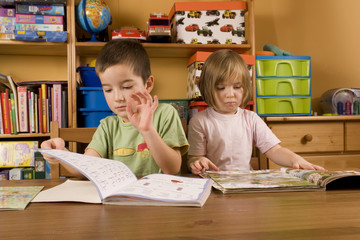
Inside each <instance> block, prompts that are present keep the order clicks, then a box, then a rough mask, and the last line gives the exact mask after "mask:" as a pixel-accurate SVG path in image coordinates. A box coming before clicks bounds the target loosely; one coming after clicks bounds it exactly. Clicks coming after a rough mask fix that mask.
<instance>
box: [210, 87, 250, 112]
mask: <svg viewBox="0 0 360 240" xmlns="http://www.w3.org/2000/svg"><path fill="white" fill-rule="evenodd" d="M243 93H244V88H243V87H242V83H241V82H239V81H224V82H222V83H220V84H218V85H216V86H215V105H216V109H215V110H216V111H217V112H219V113H222V114H235V113H236V112H237V110H238V107H239V106H240V105H241V102H242V98H243Z"/></svg>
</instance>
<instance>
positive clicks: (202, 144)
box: [188, 107, 280, 171]
mask: <svg viewBox="0 0 360 240" xmlns="http://www.w3.org/2000/svg"><path fill="white" fill-rule="evenodd" d="M188 140H189V144H190V149H189V152H188V154H189V155H198V156H199V155H200V156H206V157H207V158H209V159H210V160H211V161H212V162H213V163H214V164H215V165H216V166H217V167H219V168H220V170H222V171H226V170H250V169H251V166H250V160H251V155H252V151H253V145H255V146H256V147H257V148H258V149H259V150H260V151H261V152H262V153H265V152H267V151H268V150H269V149H270V148H272V147H273V146H275V145H276V144H279V143H280V140H279V139H278V138H277V137H276V136H275V135H274V134H273V132H272V131H271V130H270V128H269V127H268V126H267V125H266V124H265V122H264V121H263V120H262V119H261V118H260V117H259V116H258V115H257V114H256V113H255V112H252V111H248V110H244V109H241V108H239V109H238V111H237V113H236V114H234V115H227V114H221V113H218V112H216V111H215V110H214V109H213V108H211V107H209V108H207V109H206V110H204V111H201V112H199V113H196V114H195V115H194V116H193V117H192V118H191V120H190V123H189V131H188Z"/></svg>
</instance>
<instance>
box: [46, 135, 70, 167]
mask: <svg viewBox="0 0 360 240" xmlns="http://www.w3.org/2000/svg"><path fill="white" fill-rule="evenodd" d="M40 147H41V148H44V149H60V150H67V149H66V148H65V141H64V140H63V139H62V138H51V139H49V140H46V141H44V142H42V143H41V146H40ZM43 157H44V159H45V160H46V161H48V162H49V163H50V164H57V163H59V162H60V161H59V160H57V159H56V158H54V157H50V156H48V155H45V154H43Z"/></svg>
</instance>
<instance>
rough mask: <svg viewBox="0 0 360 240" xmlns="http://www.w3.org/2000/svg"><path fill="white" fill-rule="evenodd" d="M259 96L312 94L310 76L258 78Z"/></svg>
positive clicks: (257, 88)
mask: <svg viewBox="0 0 360 240" xmlns="http://www.w3.org/2000/svg"><path fill="white" fill-rule="evenodd" d="M256 94H257V96H267V95H304V96H310V94H311V79H310V78H257V79H256Z"/></svg>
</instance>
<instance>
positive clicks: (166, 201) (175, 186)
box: [33, 149, 212, 207]
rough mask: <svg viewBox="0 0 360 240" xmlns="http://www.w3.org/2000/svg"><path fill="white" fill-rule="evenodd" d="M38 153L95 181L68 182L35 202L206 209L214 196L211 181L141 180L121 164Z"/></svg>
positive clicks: (153, 177) (159, 176) (63, 153)
mask: <svg viewBox="0 0 360 240" xmlns="http://www.w3.org/2000/svg"><path fill="white" fill-rule="evenodd" d="M38 151H39V152H41V153H42V154H46V155H49V156H53V157H55V158H57V159H59V160H60V161H62V162H64V163H66V164H68V165H70V166H72V167H73V168H75V169H77V170H78V171H80V172H81V173H82V174H83V175H84V176H86V177H87V178H88V179H89V180H90V181H91V182H89V181H85V182H84V181H69V180H67V181H66V182H65V183H64V184H62V185H59V186H56V187H54V188H51V189H49V190H45V191H43V192H41V193H40V194H39V195H38V196H37V197H36V198H35V199H34V200H33V201H34V202H59V201H81V202H88V203H103V204H115V205H151V206H195V207H202V206H203V205H204V204H205V202H206V200H207V199H208V197H209V195H210V193H211V186H212V180H211V179H203V178H190V177H181V176H174V175H167V174H150V175H147V176H145V177H143V178H140V179H137V177H136V176H135V175H134V173H133V172H132V171H131V170H130V169H129V168H128V167H127V166H126V165H125V164H124V163H122V162H120V161H114V160H110V159H104V158H98V157H92V156H87V155H83V154H78V153H72V152H69V151H62V150H54V149H50V150H46V149H38ZM64 189H65V190H64ZM95 190H96V191H95ZM79 193H81V194H79ZM79 197H81V199H79Z"/></svg>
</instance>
